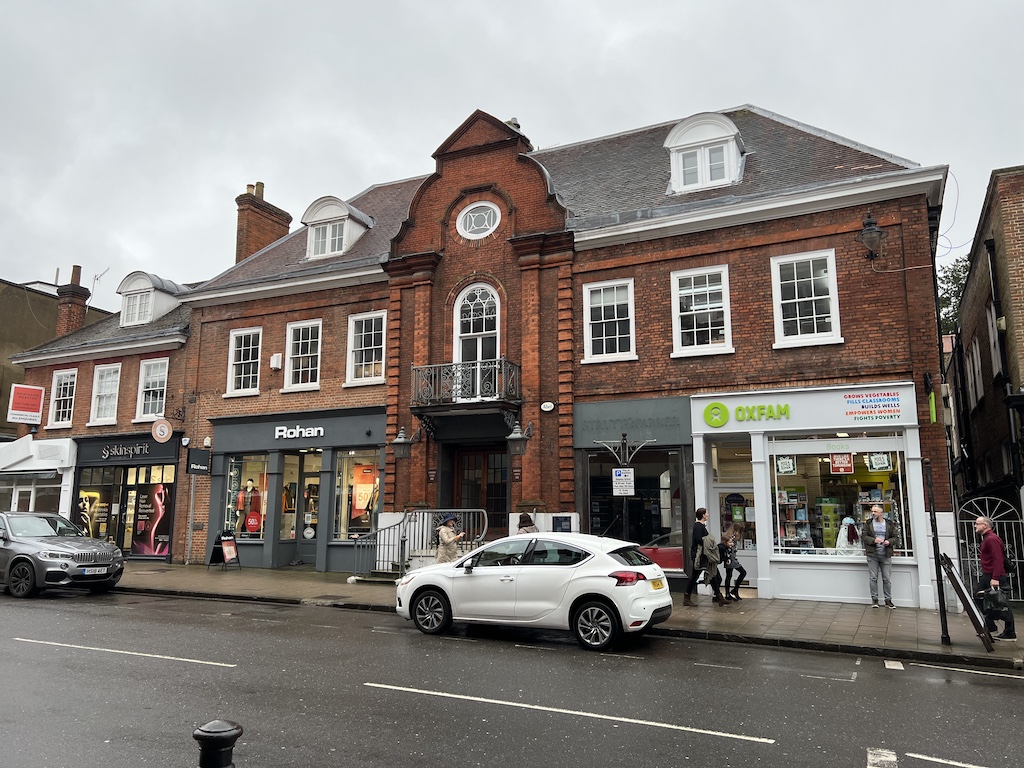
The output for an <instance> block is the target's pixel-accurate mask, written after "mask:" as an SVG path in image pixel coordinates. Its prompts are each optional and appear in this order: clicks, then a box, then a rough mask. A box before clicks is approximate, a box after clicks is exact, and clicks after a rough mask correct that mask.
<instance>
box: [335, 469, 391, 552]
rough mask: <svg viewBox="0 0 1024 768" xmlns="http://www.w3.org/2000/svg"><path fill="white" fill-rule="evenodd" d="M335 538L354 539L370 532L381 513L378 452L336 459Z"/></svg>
mask: <svg viewBox="0 0 1024 768" xmlns="http://www.w3.org/2000/svg"><path fill="white" fill-rule="evenodd" d="M336 483H337V488H336V491H337V493H336V495H335V513H334V538H335V539H336V540H337V539H354V538H357V537H358V536H360V535H362V534H364V533H369V532H370V531H371V530H373V528H374V526H375V523H376V519H377V513H378V512H380V452H379V451H376V450H372V451H347V452H345V453H344V454H343V455H340V456H338V471H337V475H336Z"/></svg>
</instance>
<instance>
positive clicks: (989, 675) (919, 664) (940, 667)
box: [910, 661, 1024, 680]
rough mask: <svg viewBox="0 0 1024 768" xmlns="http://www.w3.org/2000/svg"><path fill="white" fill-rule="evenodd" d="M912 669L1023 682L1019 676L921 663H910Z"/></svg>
mask: <svg viewBox="0 0 1024 768" xmlns="http://www.w3.org/2000/svg"><path fill="white" fill-rule="evenodd" d="M910 666H912V667H928V668H929V669H945V670H948V671H950V672H965V673H966V674H969V675H987V676H988V677H1009V678H1011V679H1013V680H1024V676H1021V675H1007V674H1005V673H1003V672H982V671H981V670H980V669H964V668H963V667H944V666H942V665H941V664H924V663H922V662H917V661H912V662H910Z"/></svg>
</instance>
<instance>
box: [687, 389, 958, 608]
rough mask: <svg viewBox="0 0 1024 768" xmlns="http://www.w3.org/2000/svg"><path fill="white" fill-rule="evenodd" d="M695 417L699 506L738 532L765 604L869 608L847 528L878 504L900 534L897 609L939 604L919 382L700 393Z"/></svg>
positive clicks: (715, 526)
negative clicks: (858, 605)
mask: <svg viewBox="0 0 1024 768" xmlns="http://www.w3.org/2000/svg"><path fill="white" fill-rule="evenodd" d="M690 413H691V418H692V423H693V432H694V446H693V448H694V450H693V453H694V490H695V497H696V505H697V506H699V507H701V506H702V507H707V509H708V510H709V512H710V513H711V520H710V522H709V524H708V528H709V530H710V531H711V532H712V533H713V534H715V537H716V538H720V537H721V533H722V531H723V530H725V529H727V528H729V527H732V529H733V531H734V532H735V533H736V541H737V548H738V550H739V553H740V556H741V560H742V561H743V564H744V566H745V567H746V568H747V571H748V578H749V580H750V586H756V587H757V590H758V596H759V597H778V598H789V599H798V600H825V601H842V602H862V603H867V602H869V597H868V577H867V565H866V562H865V557H864V551H863V547H862V546H861V544H860V542H859V541H856V540H853V541H851V539H855V537H853V536H851V535H850V533H849V531H850V529H851V528H854V529H858V530H859V528H860V526H861V524H862V523H863V522H864V521H865V520H866V519H867V518H868V517H869V516H870V509H871V507H872V506H873V505H875V504H880V505H881V506H882V508H883V509H884V511H885V515H886V517H887V518H889V519H890V520H892V521H893V522H894V523H896V525H897V527H898V528H899V530H900V534H901V543H900V545H899V547H898V548H896V550H895V552H894V557H893V569H892V590H893V599H894V602H895V603H896V604H897V605H902V606H911V607H920V608H935V607H936V599H935V588H934V573H935V571H934V564H933V562H932V558H931V547H930V544H929V540H928V529H929V526H928V518H927V514H926V507H925V489H924V480H923V475H922V465H921V458H922V457H921V447H920V439H919V430H918V416H917V406H916V399H915V391H914V385H913V384H912V383H909V382H896V383H885V384H878V385H873V386H870V387H852V386H841V387H828V388H813V389H812V388H807V389H786V390H774V391H761V392H744V393H721V394H712V395H700V396H695V397H693V398H692V399H691V401H690ZM939 527H940V530H946V529H948V530H950V531H952V530H953V528H952V521H946V520H940V521H939Z"/></svg>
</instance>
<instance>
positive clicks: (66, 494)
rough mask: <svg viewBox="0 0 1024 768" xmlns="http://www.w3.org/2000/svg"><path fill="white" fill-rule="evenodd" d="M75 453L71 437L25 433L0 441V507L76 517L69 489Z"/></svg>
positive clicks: (70, 487)
mask: <svg viewBox="0 0 1024 768" xmlns="http://www.w3.org/2000/svg"><path fill="white" fill-rule="evenodd" d="M76 456H77V450H76V447H75V443H74V441H73V440H71V439H70V438H58V439H54V440H35V439H33V437H32V435H26V436H25V437H22V438H20V439H18V440H14V441H13V442H9V443H3V444H0V510H2V511H5V512H28V511H33V512H59V513H60V514H62V515H63V516H64V517H66V518H68V519H75V518H74V516H73V507H74V505H73V504H72V496H73V494H72V490H73V481H74V468H75V460H76ZM75 522H78V520H77V519H75Z"/></svg>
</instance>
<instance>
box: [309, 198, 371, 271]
mask: <svg viewBox="0 0 1024 768" xmlns="http://www.w3.org/2000/svg"><path fill="white" fill-rule="evenodd" d="M302 223H303V224H305V225H306V226H307V227H308V230H309V236H308V241H307V245H306V258H307V259H325V258H328V257H330V256H340V255H341V254H343V253H345V252H346V251H348V250H349V249H350V248H351V247H352V246H353V245H354V244H355V242H356V240H358V239H359V238H360V237H361V236H362V234H363V233H364V232H365V231H366V230H368V229H370V228H372V227H373V219H372V218H370V217H369V216H367V215H366V214H365V213H363V212H362V211H360V210H358V209H357V208H355V207H353V206H351V205H349V204H348V203H346V202H345V201H343V200H339V199H338V198H336V197H321V198H320V199H319V200H317V201H316V202H314V203H313V204H312V205H311V206H309V208H307V209H306V212H305V213H304V214H303V216H302Z"/></svg>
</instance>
